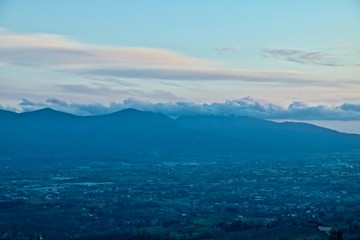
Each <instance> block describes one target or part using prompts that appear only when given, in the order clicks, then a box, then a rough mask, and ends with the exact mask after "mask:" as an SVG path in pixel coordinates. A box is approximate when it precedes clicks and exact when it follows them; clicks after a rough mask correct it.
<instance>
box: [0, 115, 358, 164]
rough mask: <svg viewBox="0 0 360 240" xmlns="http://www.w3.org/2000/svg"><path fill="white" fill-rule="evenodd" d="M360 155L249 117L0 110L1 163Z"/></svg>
mask: <svg viewBox="0 0 360 240" xmlns="http://www.w3.org/2000/svg"><path fill="white" fill-rule="evenodd" d="M358 150H360V135H356V134H346V133H340V132H337V131H334V130H330V129H326V128H322V127H318V126H315V125H311V124H306V123H294V122H285V123H277V122H272V121H268V120H261V119H255V118H251V117H246V116H242V117H239V116H210V115H195V116H184V117H179V118H176V119H173V118H170V117H168V116H165V115H163V114H160V113H153V112H143V111H138V110H135V109H125V110H122V111H119V112H115V113H112V114H108V115H101V116H75V115H71V114H68V113H63V112H59V111H55V110H52V109H48V108H47V109H41V110H37V111H33V112H24V113H14V112H10V111H5V110H0V157H6V158H131V157H167V156H171V157H189V156H205V157H211V156H229V155H231V156H241V155H245V154H246V155H249V154H292V153H299V154H302V153H331V152H349V151H358Z"/></svg>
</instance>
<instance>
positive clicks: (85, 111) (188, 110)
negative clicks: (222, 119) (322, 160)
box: [19, 97, 360, 121]
mask: <svg viewBox="0 0 360 240" xmlns="http://www.w3.org/2000/svg"><path fill="white" fill-rule="evenodd" d="M19 106H20V107H21V111H32V110H36V109H40V108H45V107H50V108H53V109H56V110H60V111H64V112H68V113H72V114H75V115H99V114H108V113H112V112H115V111H119V110H122V109H126V108H135V109H138V110H143V111H153V112H160V113H164V114H166V115H168V116H172V117H178V116H185V115H197V114H201V115H235V116H252V117H256V118H263V119H274V120H281V119H293V120H346V121H348V120H360V103H344V104H341V105H338V106H326V105H315V106H310V105H307V104H305V103H303V102H293V103H291V104H290V105H289V106H287V107H283V106H280V105H277V104H273V103H269V102H265V101H259V100H256V99H254V98H252V97H245V98H241V99H235V100H229V101H225V102H213V103H194V102H179V101H178V102H158V103H152V102H148V101H140V100H136V99H126V100H124V101H122V102H118V103H116V102H113V103H110V104H109V105H103V104H100V103H92V104H79V103H73V102H67V101H64V100H61V99H57V98H50V99H47V100H46V101H44V102H33V101H30V100H27V99H23V100H22V101H21V103H20V104H19Z"/></svg>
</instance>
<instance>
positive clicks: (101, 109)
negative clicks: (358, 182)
mask: <svg viewBox="0 0 360 240" xmlns="http://www.w3.org/2000/svg"><path fill="white" fill-rule="evenodd" d="M0 107H1V108H3V109H9V110H15V111H29V110H34V109H38V108H42V107H52V108H55V109H59V110H63V111H67V112H70V113H74V114H79V115H92V114H103V113H108V112H111V111H115V110H121V109H123V108H126V107H136V108H138V109H140V110H151V111H159V112H163V113H165V114H168V115H172V116H179V115H184V114H197V113H203V114H222V115H227V114H235V115H250V116H254V117H259V118H265V119H274V120H277V121H281V120H294V121H308V122H310V121H312V123H315V124H318V125H322V126H326V127H331V128H334V129H337V130H341V131H346V132H357V133H360V1H358V0H330V1H329V0H317V1H312V0H291V1H284V0H273V1H262V0H252V1H239V0H237V1H236V0H233V1H231V0H227V1H205V0H199V1H192V2H191V3H190V2H189V1H165V0H164V1H160V0H154V1H151V2H149V1H145V0H143V1H139V0H131V1H130V0H129V1H126V0H124V1H115V0H113V1H111V0H107V1H103V0H92V1H87V0H77V1H72V0H62V1H55V0H48V1H41V0H32V1H26V0H22V1H21V0H0Z"/></svg>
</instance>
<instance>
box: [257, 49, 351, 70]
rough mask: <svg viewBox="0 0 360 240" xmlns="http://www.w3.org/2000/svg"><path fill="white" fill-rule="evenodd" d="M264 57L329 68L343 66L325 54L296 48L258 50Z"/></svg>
mask: <svg viewBox="0 0 360 240" xmlns="http://www.w3.org/2000/svg"><path fill="white" fill-rule="evenodd" d="M260 50H261V53H262V55H263V56H264V57H274V58H278V59H281V60H285V61H289V62H294V63H300V64H314V65H322V66H330V67H338V66H345V64H344V63H341V62H340V60H339V58H338V57H336V56H335V55H333V54H330V53H327V52H311V51H306V50H304V49H297V48H275V47H266V48H262V49H260Z"/></svg>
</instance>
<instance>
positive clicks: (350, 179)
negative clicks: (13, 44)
mask: <svg viewBox="0 0 360 240" xmlns="http://www.w3.org/2000/svg"><path fill="white" fill-rule="evenodd" d="M0 164H1V166H2V167H1V168H0V239H15V240H16V239H21V240H22V239H24V240H25V239H26V240H27V239H54V240H57V239H77V240H82V239H93V240H97V239H144V240H145V239H147V240H150V239H189V240H190V239H313V240H315V239H359V236H360V192H359V186H360V154H359V153H352V154H350V153H349V154H340V153H339V154H336V153H333V154H311V155H296V156H294V155H292V156H286V155H282V156H274V155H272V157H271V158H269V157H252V158H232V157H231V156H227V157H218V158H215V157H213V158H206V157H204V158H199V157H197V158H186V159H179V158H177V159H176V158H167V159H159V158H153V159H141V160H139V159H97V160H91V161H89V160H87V159H76V161H75V160H74V159H70V160H69V159H68V160H65V159H62V160H61V159H56V161H55V160H51V159H10V158H1V159H0Z"/></svg>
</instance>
